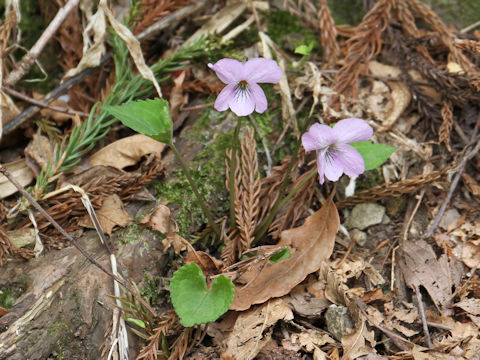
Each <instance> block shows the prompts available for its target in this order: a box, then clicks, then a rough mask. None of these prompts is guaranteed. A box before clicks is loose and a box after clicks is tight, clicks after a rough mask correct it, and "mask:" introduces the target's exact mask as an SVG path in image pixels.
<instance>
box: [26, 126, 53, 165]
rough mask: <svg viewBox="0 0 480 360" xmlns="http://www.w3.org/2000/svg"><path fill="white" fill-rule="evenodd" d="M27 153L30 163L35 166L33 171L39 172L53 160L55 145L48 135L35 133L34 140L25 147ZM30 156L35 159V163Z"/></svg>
mask: <svg viewBox="0 0 480 360" xmlns="http://www.w3.org/2000/svg"><path fill="white" fill-rule="evenodd" d="M25 155H27V161H28V164H29V165H31V166H32V168H34V169H33V171H34V172H36V173H39V172H40V170H41V169H44V168H45V167H46V166H47V164H48V162H49V161H52V159H53V145H52V143H51V142H50V140H49V139H48V138H47V137H46V136H43V135H41V134H40V133H36V134H34V135H33V139H32V141H31V142H30V143H29V144H28V146H27V147H26V148H25ZM29 158H31V159H33V160H34V162H35V164H32V163H31V161H29ZM37 165H38V167H39V169H38V168H37Z"/></svg>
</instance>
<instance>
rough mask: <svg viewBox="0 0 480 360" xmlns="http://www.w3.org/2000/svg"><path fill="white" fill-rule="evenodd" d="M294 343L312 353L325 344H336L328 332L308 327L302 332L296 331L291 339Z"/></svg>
mask: <svg viewBox="0 0 480 360" xmlns="http://www.w3.org/2000/svg"><path fill="white" fill-rule="evenodd" d="M290 341H291V342H292V344H296V345H299V346H301V347H302V348H303V349H304V350H305V351H307V352H309V353H312V352H314V351H315V350H320V349H319V347H320V346H323V345H325V344H335V340H333V339H332V338H331V337H330V336H329V335H328V334H326V333H325V332H320V331H318V330H314V329H308V330H306V331H302V332H301V333H294V334H292V337H291V339H290Z"/></svg>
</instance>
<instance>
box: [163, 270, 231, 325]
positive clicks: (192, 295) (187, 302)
mask: <svg viewBox="0 0 480 360" xmlns="http://www.w3.org/2000/svg"><path fill="white" fill-rule="evenodd" d="M234 294H235V288H234V286H233V283H232V281H231V280H230V279H229V278H227V277H226V276H224V275H220V276H218V277H216V278H215V280H213V282H212V287H211V290H210V291H209V290H208V289H207V282H206V280H205V277H204V275H203V273H202V270H201V269H200V267H199V266H198V265H197V264H195V263H190V264H186V265H184V266H182V267H181V268H180V269H178V270H177V271H175V273H174V274H173V278H172V281H171V282H170V297H171V299H172V304H173V307H174V308H175V312H176V313H177V315H178V316H179V318H180V323H181V324H182V325H183V326H185V327H190V326H194V325H197V324H204V323H208V322H211V321H215V320H217V319H218V318H219V317H220V316H221V315H223V314H224V313H226V312H227V311H228V309H229V308H230V305H232V302H233V296H234Z"/></svg>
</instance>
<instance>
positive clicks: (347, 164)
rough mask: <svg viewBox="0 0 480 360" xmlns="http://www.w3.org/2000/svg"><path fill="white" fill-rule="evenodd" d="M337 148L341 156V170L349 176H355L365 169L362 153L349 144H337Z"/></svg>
mask: <svg viewBox="0 0 480 360" xmlns="http://www.w3.org/2000/svg"><path fill="white" fill-rule="evenodd" d="M337 150H338V152H339V154H340V156H341V158H342V163H343V171H344V172H345V174H347V175H348V176H351V177H357V176H358V175H360V174H363V172H364V171H365V161H364V160H363V157H362V155H360V153H359V152H358V151H357V149H355V148H354V147H353V146H351V145H347V144H339V145H337Z"/></svg>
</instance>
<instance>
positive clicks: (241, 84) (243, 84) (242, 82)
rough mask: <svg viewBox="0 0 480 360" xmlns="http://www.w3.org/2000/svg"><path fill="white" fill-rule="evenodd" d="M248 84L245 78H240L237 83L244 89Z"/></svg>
mask: <svg viewBox="0 0 480 360" xmlns="http://www.w3.org/2000/svg"><path fill="white" fill-rule="evenodd" d="M247 86H248V82H247V80H242V81H240V82H239V83H238V87H239V88H240V89H242V90H245V89H246V88H247Z"/></svg>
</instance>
